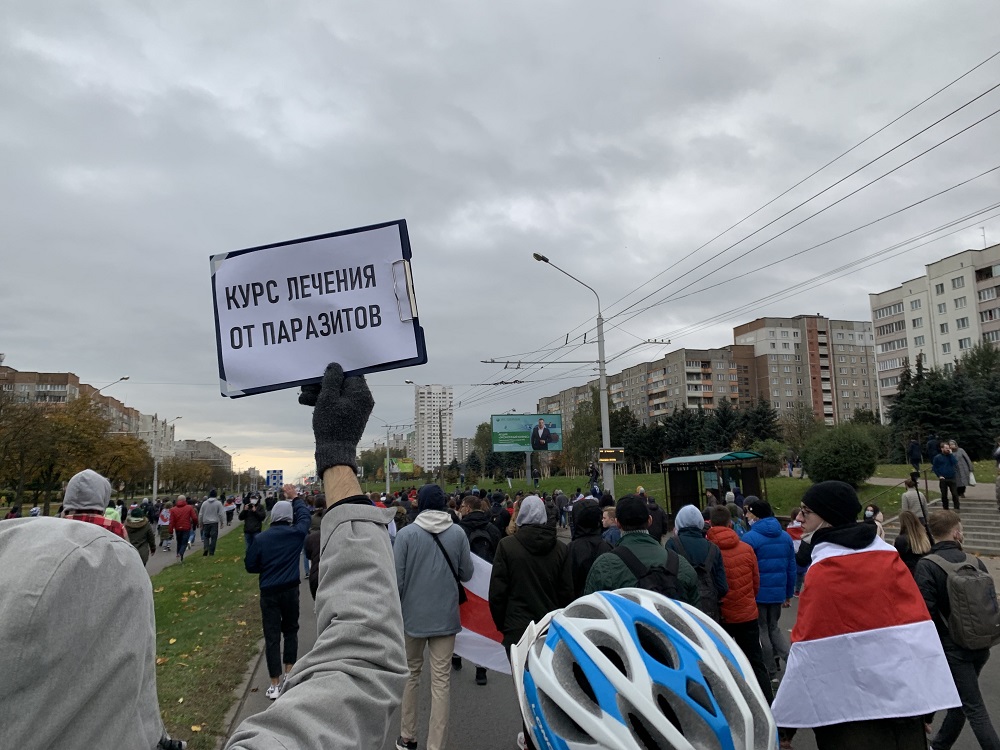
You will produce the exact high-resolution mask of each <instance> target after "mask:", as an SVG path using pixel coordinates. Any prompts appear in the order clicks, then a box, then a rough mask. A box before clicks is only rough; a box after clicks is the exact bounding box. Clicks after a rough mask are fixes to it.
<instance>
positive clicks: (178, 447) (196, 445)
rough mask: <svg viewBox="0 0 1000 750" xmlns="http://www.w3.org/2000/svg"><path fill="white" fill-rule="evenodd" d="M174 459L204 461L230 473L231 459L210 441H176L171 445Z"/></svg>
mask: <svg viewBox="0 0 1000 750" xmlns="http://www.w3.org/2000/svg"><path fill="white" fill-rule="evenodd" d="M173 454H174V457H175V458H179V459H183V460H186V461H204V462H205V463H207V464H209V465H210V466H212V467H219V468H221V469H225V470H226V471H228V472H230V473H232V471H233V457H232V456H231V455H229V454H228V453H226V451H225V450H223V449H222V448H220V447H219V446H217V445H216V444H215V443H213V442H212V441H210V440H177V441H175V442H174V444H173Z"/></svg>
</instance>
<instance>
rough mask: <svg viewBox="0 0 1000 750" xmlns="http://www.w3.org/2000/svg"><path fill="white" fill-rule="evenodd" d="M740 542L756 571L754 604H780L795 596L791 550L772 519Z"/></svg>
mask: <svg viewBox="0 0 1000 750" xmlns="http://www.w3.org/2000/svg"><path fill="white" fill-rule="evenodd" d="M742 541H744V542H746V543H747V544H749V545H750V546H751V547H753V551H754V554H755V555H757V567H758V568H759V569H760V591H758V592H757V603H758V604H780V603H782V602H784V601H785V600H786V599H791V598H792V595H793V594H794V593H795V549H794V548H793V547H792V538H791V537H790V536H788V534H786V533H785V530H784V529H782V528H781V524H780V523H778V519H777V518H775V517H774V516H771V517H770V518H761V519H759V520H758V521H757V522H756V523H755V524H754V525H753V526H751V527H750V531H748V532H747V533H746V534H744V535H743V539H742Z"/></svg>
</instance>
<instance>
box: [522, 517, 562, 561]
mask: <svg viewBox="0 0 1000 750" xmlns="http://www.w3.org/2000/svg"><path fill="white" fill-rule="evenodd" d="M517 541H518V542H519V543H520V544H523V545H524V548H525V549H526V550H528V552H529V553H530V554H532V555H536V556H539V557H541V556H543V555H547V554H548V553H549V552H551V551H552V548H553V547H555V546H556V530H555V527H553V526H548V525H543V524H528V525H526V526H518V527H517Z"/></svg>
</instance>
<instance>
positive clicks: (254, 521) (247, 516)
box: [239, 495, 267, 549]
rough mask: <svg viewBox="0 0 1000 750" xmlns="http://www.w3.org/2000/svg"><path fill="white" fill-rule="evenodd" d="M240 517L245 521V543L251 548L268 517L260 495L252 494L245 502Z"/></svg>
mask: <svg viewBox="0 0 1000 750" xmlns="http://www.w3.org/2000/svg"><path fill="white" fill-rule="evenodd" d="M239 518H240V520H241V521H243V543H244V544H245V545H246V548H247V549H250V545H251V544H253V540H254V539H256V538H257V535H258V534H260V532H261V529H263V528H264V519H265V518H267V510H266V509H265V508H264V506H263V505H262V504H261V502H260V497H259V496H257V495H251V496H250V497H249V498H248V499H247V501H246V502H245V503H243V508H242V510H240V516H239Z"/></svg>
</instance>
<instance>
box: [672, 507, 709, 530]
mask: <svg viewBox="0 0 1000 750" xmlns="http://www.w3.org/2000/svg"><path fill="white" fill-rule="evenodd" d="M691 527H693V528H696V529H703V528H705V519H704V518H703V517H702V515H701V511H700V510H698V508H696V507H695V506H694V505H685V506H684V507H683V508H681V509H680V510H679V511H677V517H676V518H674V528H676V529H687V528H691Z"/></svg>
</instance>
